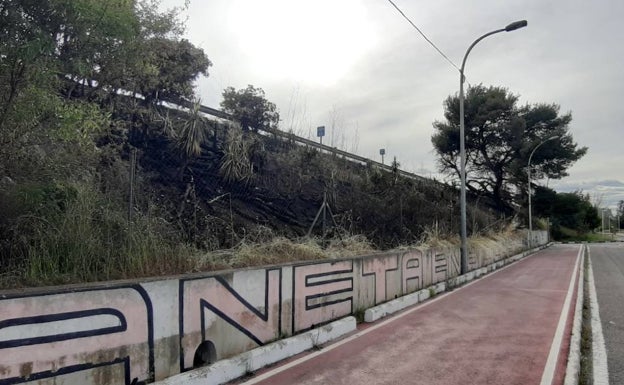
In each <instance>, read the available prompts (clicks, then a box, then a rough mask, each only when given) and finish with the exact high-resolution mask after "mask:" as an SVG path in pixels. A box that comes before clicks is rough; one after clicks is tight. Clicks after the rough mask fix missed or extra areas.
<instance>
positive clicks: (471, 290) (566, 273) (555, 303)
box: [245, 245, 580, 385]
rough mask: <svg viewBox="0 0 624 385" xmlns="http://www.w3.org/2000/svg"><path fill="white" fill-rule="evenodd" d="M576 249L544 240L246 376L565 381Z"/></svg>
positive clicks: (266, 379) (286, 380) (441, 383)
mask: <svg viewBox="0 0 624 385" xmlns="http://www.w3.org/2000/svg"><path fill="white" fill-rule="evenodd" d="M579 251H580V246H579V245H556V246H553V247H550V248H548V249H546V250H543V251H541V252H539V253H537V254H536V255H534V256H531V257H528V258H525V259H524V260H521V261H519V262H518V263H515V264H513V265H511V266H509V267H508V268H506V269H503V270H501V271H498V272H496V273H493V274H490V275H488V276H486V277H485V278H482V279H480V280H478V281H476V282H474V283H472V284H470V285H468V286H466V287H463V288H460V289H457V290H454V291H452V292H450V293H448V294H445V295H441V296H439V297H437V298H434V299H433V300H431V301H429V302H427V303H425V304H423V305H420V306H417V307H416V308H412V309H410V310H408V311H406V312H404V313H401V314H399V315H397V316H395V317H393V318H391V319H390V320H387V321H383V322H380V323H378V324H375V325H373V326H372V327H368V328H366V329H363V330H360V331H359V332H358V333H357V334H356V335H354V336H351V337H349V338H347V339H346V340H343V341H340V342H338V343H336V344H333V345H329V346H327V347H325V348H324V349H323V350H321V351H319V352H316V353H312V354H309V355H308V356H306V357H302V358H300V359H297V360H295V361H292V362H290V363H288V364H286V365H282V366H281V367H277V368H273V369H270V370H268V371H266V372H263V373H257V374H256V376H255V377H253V378H250V379H248V381H247V382H245V383H246V384H262V385H269V384H271V385H279V384H302V385H303V384H306V385H311V384H344V385H346V384H362V385H369V384H370V385H372V384H432V385H435V384H438V385H450V384H493V385H494V384H496V385H500V384H506V385H513V384H517V385H530V384H562V383H563V377H564V373H565V361H566V359H567V347H568V346H569V330H570V326H571V318H572V317H571V316H572V313H573V308H574V306H573V304H574V303H575V290H574V289H575V288H576V285H575V284H574V283H575V282H577V281H576V279H575V278H576V275H575V274H574V271H575V266H576V263H577V261H578V260H579V259H578V256H579ZM566 303H571V306H570V307H569V308H566V306H565V304H566ZM547 363H548V364H547ZM545 379H546V380H545Z"/></svg>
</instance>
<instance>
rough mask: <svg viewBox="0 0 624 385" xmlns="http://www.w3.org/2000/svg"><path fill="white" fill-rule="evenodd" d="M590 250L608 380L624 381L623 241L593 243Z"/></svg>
mask: <svg viewBox="0 0 624 385" xmlns="http://www.w3.org/2000/svg"><path fill="white" fill-rule="evenodd" d="M590 253H591V261H592V268H593V270H594V281H595V285H596V294H597V296H598V307H599V308H600V321H601V324H602V332H603V335H604V340H605V346H606V350H607V366H608V370H609V383H610V384H613V385H616V384H624V243H604V244H592V245H591V246H590Z"/></svg>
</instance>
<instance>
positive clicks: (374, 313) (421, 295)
mask: <svg viewBox="0 0 624 385" xmlns="http://www.w3.org/2000/svg"><path fill="white" fill-rule="evenodd" d="M429 289H432V290H433V291H434V292H435V293H434V294H440V293H443V292H445V291H446V283H445V282H440V283H438V284H436V285H434V286H430V287H429V288H426V289H422V290H419V291H417V292H414V293H411V294H408V295H404V296H402V297H399V298H397V299H393V300H392V301H388V302H386V303H382V304H381V305H377V306H374V307H371V308H368V309H366V311H365V312H364V322H375V321H377V320H379V319H381V318H384V317H386V316H388V315H391V314H394V313H396V312H398V311H401V310H403V309H405V308H407V307H410V306H413V305H416V304H417V303H419V302H423V301H425V300H427V299H429V297H430V296H431V292H430V291H429Z"/></svg>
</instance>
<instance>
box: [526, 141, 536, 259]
mask: <svg viewBox="0 0 624 385" xmlns="http://www.w3.org/2000/svg"><path fill="white" fill-rule="evenodd" d="M538 147H539V146H538ZM534 151H535V150H534ZM531 155H533V153H531ZM528 168H529V169H528V171H527V175H528V176H529V233H528V234H527V246H528V247H529V249H530V248H531V246H532V244H533V242H532V240H531V237H532V235H533V217H532V211H531V195H532V192H531V157H530V156H529V167H528Z"/></svg>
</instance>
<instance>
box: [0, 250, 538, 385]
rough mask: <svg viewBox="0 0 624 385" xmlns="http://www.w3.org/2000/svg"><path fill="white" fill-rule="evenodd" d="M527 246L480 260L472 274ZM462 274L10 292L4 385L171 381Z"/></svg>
mask: <svg viewBox="0 0 624 385" xmlns="http://www.w3.org/2000/svg"><path fill="white" fill-rule="evenodd" d="M541 243H545V241H544V242H541ZM522 247H523V245H522V241H517V242H511V243H508V244H506V245H503V246H501V247H500V248H499V251H504V252H499V253H496V255H494V254H492V253H487V252H483V253H478V252H475V251H473V252H472V253H471V257H470V258H469V266H470V269H478V268H481V267H483V266H486V265H489V264H491V263H492V262H496V261H497V260H500V259H502V258H503V257H505V256H508V255H511V254H513V253H515V252H518V251H519V250H521V249H522ZM458 268H459V256H458V250H442V249H440V250H437V249H429V250H405V251H396V252H389V253H383V254H378V255H372V256H364V257H357V258H349V259H341V260H327V261H315V262H309V263H297V264H287V265H280V266H272V267H266V268H259V269H245V270H236V271H222V272H214V273H210V274H197V275H192V276H182V277H174V278H163V279H157V280H143V281H123V282H112V283H103V284H91V285H81V286H68V287H55V288H45V289H32V290H23V291H10V292H8V291H5V292H0V385H5V384H16V383H36V384H125V385H130V384H132V383H135V381H136V382H139V383H142V382H152V381H155V380H160V379H163V378H166V377H169V376H171V375H174V374H176V373H180V372H184V371H187V370H189V369H192V368H193V367H196V366H198V365H201V364H204V363H208V362H210V363H211V362H215V361H216V360H220V359H224V358H228V357H232V356H234V355H236V354H239V353H241V352H245V351H248V350H251V349H253V348H257V347H258V346H263V345H265V344H267V343H269V342H271V341H274V340H277V339H281V338H283V337H286V336H290V335H293V334H297V333H300V332H303V331H306V330H309V329H311V328H314V327H316V326H319V325H322V324H325V323H327V322H330V321H332V320H336V319H338V318H341V317H344V316H347V315H349V314H353V313H356V312H359V311H363V310H365V309H367V308H370V307H373V306H375V305H378V304H380V303H383V302H386V301H388V300H392V299H395V298H397V297H401V296H403V295H406V294H409V293H413V292H416V291H418V290H421V289H423V288H425V287H428V286H431V285H434V284H436V283H438V282H445V281H447V280H449V279H452V278H453V277H456V276H457V272H458Z"/></svg>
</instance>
